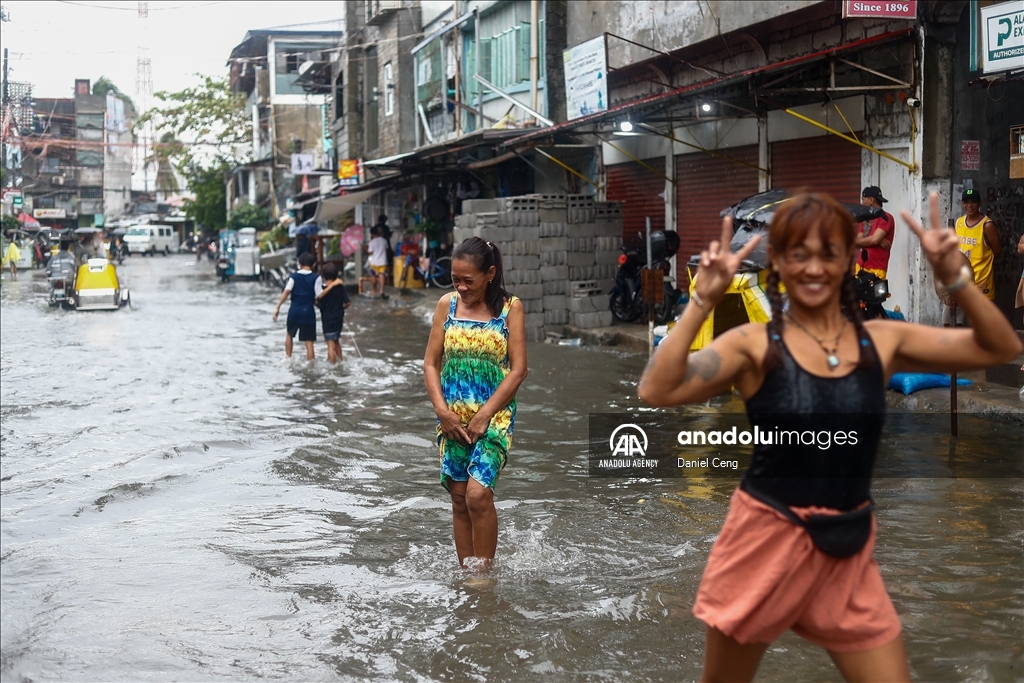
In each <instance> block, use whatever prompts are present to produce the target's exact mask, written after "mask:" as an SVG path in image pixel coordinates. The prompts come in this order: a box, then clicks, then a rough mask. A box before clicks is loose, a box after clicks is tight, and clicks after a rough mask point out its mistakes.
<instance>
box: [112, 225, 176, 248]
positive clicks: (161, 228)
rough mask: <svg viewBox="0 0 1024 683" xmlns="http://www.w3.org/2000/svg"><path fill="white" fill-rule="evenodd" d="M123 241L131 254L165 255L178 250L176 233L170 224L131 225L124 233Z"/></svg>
mask: <svg viewBox="0 0 1024 683" xmlns="http://www.w3.org/2000/svg"><path fill="white" fill-rule="evenodd" d="M124 243H125V244H127V245H128V252H129V253H131V254H149V255H150V256H153V255H154V254H156V253H157V252H162V253H163V255H164V256H166V255H167V254H170V253H171V252H172V251H173V252H177V251H178V233H177V231H176V230H175V229H174V228H173V227H171V226H170V225H133V226H132V227H130V228H128V230H127V231H126V232H125V233H124Z"/></svg>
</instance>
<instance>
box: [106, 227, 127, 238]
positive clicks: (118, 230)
mask: <svg viewBox="0 0 1024 683" xmlns="http://www.w3.org/2000/svg"><path fill="white" fill-rule="evenodd" d="M126 232H128V231H127V230H125V229H124V228H115V229H114V230H111V231H110V234H111V235H113V236H114V237H124V234H125V233H126Z"/></svg>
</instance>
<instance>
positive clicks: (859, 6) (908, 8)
mask: <svg viewBox="0 0 1024 683" xmlns="http://www.w3.org/2000/svg"><path fill="white" fill-rule="evenodd" d="M860 17H869V18H872V19H911V20H913V19H917V0H905V1H904V2H888V1H883V0H843V18H844V19H850V18H860Z"/></svg>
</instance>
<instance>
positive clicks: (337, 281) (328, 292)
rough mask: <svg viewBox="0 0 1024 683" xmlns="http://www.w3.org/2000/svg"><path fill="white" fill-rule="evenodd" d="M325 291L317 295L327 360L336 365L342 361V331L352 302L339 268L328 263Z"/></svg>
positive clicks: (325, 270) (325, 275) (325, 268)
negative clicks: (346, 310) (347, 309)
mask: <svg viewBox="0 0 1024 683" xmlns="http://www.w3.org/2000/svg"><path fill="white" fill-rule="evenodd" d="M322 277H323V284H324V288H323V290H322V291H321V292H320V293H319V294H317V296H316V303H317V305H318V306H319V307H320V321H321V324H322V325H323V328H324V340H326V342H327V360H329V361H330V362H332V363H336V362H338V361H340V360H341V329H342V327H343V326H344V324H345V309H346V308H348V307H349V304H351V303H352V301H351V300H350V299H349V298H348V292H347V291H346V290H345V283H344V282H343V281H342V279H341V278H340V277H338V266H337V265H335V264H334V263H326V264H324V267H323V275H322Z"/></svg>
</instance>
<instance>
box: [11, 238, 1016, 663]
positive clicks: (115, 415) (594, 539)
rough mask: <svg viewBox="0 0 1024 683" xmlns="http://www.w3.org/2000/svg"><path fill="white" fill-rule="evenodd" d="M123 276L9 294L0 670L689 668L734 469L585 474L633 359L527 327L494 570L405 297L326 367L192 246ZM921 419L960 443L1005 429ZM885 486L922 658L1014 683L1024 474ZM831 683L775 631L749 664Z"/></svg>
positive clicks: (366, 313)
mask: <svg viewBox="0 0 1024 683" xmlns="http://www.w3.org/2000/svg"><path fill="white" fill-rule="evenodd" d="M121 272H122V276H123V278H124V279H125V280H126V281H127V283H128V285H129V286H130V288H131V291H132V298H133V302H134V305H135V308H133V309H131V310H128V309H123V310H120V311H116V312H109V313H108V312H92V313H85V312H82V313H78V312H67V311H60V310H50V309H48V308H47V306H46V303H45V285H44V282H43V281H42V280H38V279H36V280H33V279H31V278H30V277H28V275H27V274H24V273H23V274H22V276H21V279H20V281H19V282H17V283H10V282H7V281H6V280H5V281H4V283H3V286H2V292H0V305H2V318H3V324H2V328H0V329H2V340H0V341H2V343H0V351H2V354H0V360H2V375H0V379H2V382H0V386H2V402H0V403H2V413H0V417H2V461H0V462H2V483H0V493H2V496H0V511H2V528H0V533H2V551H0V570H2V585H0V598H2V600H0V649H2V657H0V676H2V679H3V680H4V681H37V680H67V681H129V680H131V681H145V680H158V681H170V680H182V681H200V680H201V681H220V680H239V679H253V678H269V679H281V680H290V681H291V680H303V681H305V680H375V681H392V680H401V681H428V680H440V681H473V680H479V681H484V680H486V681H528V680H542V679H543V680H560V681H584V680H585V681H602V680H603V681H621V680H631V681H647V680H651V681H656V680H667V681H686V680H695V679H696V678H697V677H698V676H699V671H700V663H701V649H702V642H703V626H702V625H701V624H700V623H699V622H697V621H696V620H695V619H694V618H693V617H692V615H691V614H690V608H691V606H692V603H693V598H694V594H695V591H696V587H697V584H698V582H699V579H700V575H701V571H702V568H703V566H704V563H705V561H706V558H707V554H708V551H709V549H710V547H711V544H712V543H713V541H714V539H715V536H716V534H717V533H718V530H719V528H720V526H721V524H722V521H723V519H724V516H725V512H726V508H727V505H728V497H729V494H730V492H731V490H732V488H733V487H734V486H735V479H729V478H709V479H690V480H687V479H665V480H652V481H628V480H612V479H589V478H588V476H587V460H586V457H585V453H586V448H587V415H588V413H590V412H598V411H622V410H628V409H633V408H637V407H639V404H638V401H637V399H636V398H635V389H634V386H635V381H636V379H637V377H638V376H639V373H640V371H641V369H642V366H643V363H644V361H645V359H644V358H643V357H641V356H639V355H637V354H629V353H623V352H620V351H616V350H614V349H605V348H589V347H583V348H574V347H559V346H552V345H544V344H531V345H530V346H529V358H530V376H529V378H528V379H527V380H526V383H525V384H524V385H523V387H522V389H521V390H520V393H519V406H520V407H519V415H518V418H517V423H516V433H515V440H514V443H513V450H512V455H511V458H510V464H509V466H508V468H507V469H506V471H505V472H504V473H503V475H502V478H501V480H500V482H499V484H498V489H497V492H498V495H497V501H498V503H497V504H498V508H499V512H498V514H499V520H500V526H501V529H500V537H499V544H498V554H499V563H498V567H497V569H496V570H495V571H494V573H493V575H492V577H491V578H487V579H483V578H480V577H478V576H474V575H470V574H467V573H466V572H464V571H462V570H460V569H458V568H457V566H456V560H455V554H454V549H453V546H452V542H451V529H450V511H449V506H448V504H447V500H446V496H445V493H444V490H443V489H442V488H441V487H440V486H439V485H438V483H437V455H436V451H435V448H434V446H433V445H432V435H433V428H434V416H433V414H432V412H431V409H430V405H429V403H428V402H427V400H426V398H425V395H424V391H423V384H422V379H421V369H420V364H421V358H422V352H423V347H424V344H425V341H426V336H427V333H428V326H427V324H426V322H425V320H424V317H423V315H422V309H421V308H414V307H413V305H414V304H422V303H423V299H421V298H419V297H414V296H408V297H405V298H397V297H396V298H395V299H392V301H390V302H375V301H369V300H366V299H361V298H358V297H354V298H355V302H354V304H353V306H352V308H351V309H349V311H350V312H349V316H348V321H347V323H346V330H347V331H350V332H353V333H354V337H353V336H346V337H345V338H344V339H343V348H344V353H345V360H344V363H343V364H342V365H340V366H339V367H331V366H329V365H328V363H327V362H326V359H325V348H324V344H323V342H319V343H318V345H317V355H318V359H317V361H316V362H315V363H314V364H313V365H308V364H307V363H306V362H305V361H304V360H298V356H301V355H302V354H301V353H300V352H298V351H299V349H300V348H301V345H298V344H297V349H296V351H297V354H296V356H297V359H296V360H294V361H292V362H285V361H284V360H283V352H282V338H283V336H284V326H283V322H282V323H277V324H274V323H272V322H271V320H270V316H271V312H272V310H273V306H274V303H275V302H276V299H277V295H276V292H274V291H272V290H271V289H270V288H268V287H265V286H263V285H260V284H258V283H251V282H238V283H231V284H228V285H224V284H221V283H219V282H218V281H217V280H216V279H215V278H214V277H213V271H212V264H210V263H209V262H207V261H204V262H203V263H202V264H200V265H198V266H197V265H196V264H195V263H194V262H193V261H192V259H191V258H190V257H185V256H172V257H169V258H161V257H156V258H154V259H150V258H140V257H133V258H131V259H129V261H127V262H126V263H125V265H124V266H123V267H122V268H121ZM282 317H283V316H282ZM356 345H358V350H357V346H356ZM726 403H729V402H726ZM723 405H724V403H723V402H722V401H719V402H718V403H714V402H712V404H710V406H702V407H698V408H696V410H703V411H710V412H714V410H716V409H718V408H720V407H723ZM726 407H730V408H732V409H735V408H736V406H735V405H734V404H732V403H729V405H728V406H726ZM964 431H966V430H964ZM962 434H963V431H962ZM921 438H923V439H925V441H924V442H923V445H922V444H919V445H918V450H919V451H923V452H925V453H927V452H930V451H932V450H934V451H935V452H936V453H938V454H941V456H942V457H943V458H946V457H951V451H953V453H952V455H958V456H963V457H969V454H970V453H971V452H972V449H973V448H975V447H980V446H982V445H984V446H985V447H986V448H990V449H995V450H1002V451H1003V452H1006V451H1010V452H1012V451H1013V449H1019V448H1020V445H1021V429H1020V426H1019V425H1013V424H1010V423H1001V424H998V425H996V426H995V427H993V428H991V429H990V430H989V431H988V432H986V433H985V434H984V435H983V436H974V437H972V436H971V435H969V434H964V435H963V437H962V438H961V439H960V441H959V442H958V443H957V444H953V445H951V444H950V443H949V440H948V439H946V438H944V437H942V436H941V435H937V434H935V435H930V436H929V435H924V436H923V437H921ZM928 439H930V441H929V440H928ZM982 441H984V444H982ZM874 491H875V499H876V503H877V506H878V510H879V521H880V539H879V544H878V548H877V551H876V557H877V559H878V562H879V564H880V566H881V570H882V574H883V576H884V578H885V581H886V584H887V586H888V589H889V592H890V594H891V595H892V598H893V600H894V602H895V604H896V609H897V611H898V612H899V614H900V616H901V618H902V620H903V623H904V627H905V637H906V640H907V644H908V650H909V653H910V659H911V667H912V670H913V672H914V676H915V678H916V679H918V680H923V681H1010V680H1022V677H1024V672H1022V643H1024V637H1022V634H1024V619H1022V613H1024V610H1022V606H1024V562H1022V545H1024V502H1022V501H1024V486H1022V482H1021V480H1020V479H1010V478H1001V479H993V478H990V479H971V478H966V477H964V478H955V479H954V478H944V479H938V478H930V479H926V478H903V479H898V480H896V479H887V480H879V481H877V482H876V486H875V489H874ZM838 679H839V675H838V673H837V672H836V671H835V669H834V668H833V666H832V664H831V662H830V660H829V659H828V657H827V655H826V654H825V653H824V652H822V651H821V650H819V649H818V648H816V647H814V646H811V645H809V644H807V643H806V642H803V641H801V640H800V639H798V638H797V637H795V636H794V635H792V634H786V635H784V636H783V637H782V638H780V639H779V640H778V641H777V642H776V643H775V644H774V645H773V646H772V647H771V648H769V651H768V652H767V654H766V656H765V659H764V662H763V663H762V666H761V670H760V675H759V680H764V681H811V680H815V681H817V680H838Z"/></svg>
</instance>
